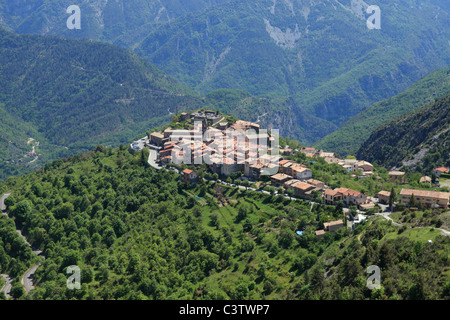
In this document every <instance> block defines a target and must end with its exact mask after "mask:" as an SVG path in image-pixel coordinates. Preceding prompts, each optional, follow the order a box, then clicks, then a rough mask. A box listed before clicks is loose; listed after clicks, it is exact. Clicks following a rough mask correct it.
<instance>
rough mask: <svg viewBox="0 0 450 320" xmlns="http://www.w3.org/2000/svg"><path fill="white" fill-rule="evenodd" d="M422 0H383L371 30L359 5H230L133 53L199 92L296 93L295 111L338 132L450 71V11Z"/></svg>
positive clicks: (184, 22)
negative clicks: (439, 71)
mask: <svg viewBox="0 0 450 320" xmlns="http://www.w3.org/2000/svg"><path fill="white" fill-rule="evenodd" d="M421 3H422V4H419V2H411V3H408V4H406V3H404V2H400V3H391V2H383V3H380V6H381V8H382V12H383V15H382V17H383V20H382V21H383V24H382V29H381V30H369V29H368V28H367V27H366V21H365V20H366V18H367V17H368V16H369V15H367V14H366V13H365V8H366V7H367V4H366V3H364V2H362V1H356V0H355V1H347V2H343V3H339V2H338V1H232V2H227V3H225V4H223V5H221V6H215V7H213V8H211V9H209V10H207V11H205V12H202V13H199V14H193V15H190V16H187V17H181V18H180V19H178V20H176V21H175V22H174V23H172V24H171V25H170V26H168V25H165V26H163V27H161V28H159V29H158V30H157V31H156V32H154V33H152V34H151V35H150V36H149V37H148V38H147V39H146V40H145V41H143V42H142V43H141V44H140V46H139V47H138V48H137V49H136V52H138V53H139V54H140V55H142V56H144V57H147V58H148V59H149V60H150V61H152V62H153V63H155V64H156V65H158V66H160V67H161V68H162V69H163V70H165V71H167V72H168V73H169V74H171V75H174V76H175V77H177V78H178V79H181V80H183V81H184V82H187V83H189V84H190V85H191V86H194V87H195V88H198V89H200V90H201V91H205V92H208V91H210V90H212V89H217V88H240V89H244V90H246V91H248V92H250V93H252V94H255V95H264V96H268V97H273V98H277V97H285V96H290V97H292V98H293V99H292V100H293V102H292V103H290V108H291V109H292V110H293V113H294V114H301V113H302V112H303V113H305V114H306V115H308V116H314V117H318V118H321V119H324V120H326V121H327V122H328V123H330V127H333V125H334V126H339V125H341V124H342V123H343V122H344V121H346V120H347V119H349V118H350V117H351V116H353V115H355V114H357V113H358V112H359V111H361V110H362V109H363V108H364V107H367V106H369V105H371V104H373V103H374V102H376V101H380V100H382V99H385V98H387V97H390V96H393V95H395V94H397V93H399V92H401V91H402V90H404V89H406V88H407V87H408V86H409V85H411V84H412V83H413V82H414V81H416V80H418V79H420V78H421V77H422V76H424V75H425V74H426V73H428V72H430V71H432V70H434V69H436V68H438V67H447V66H448V64H449V62H450V60H449V57H450V51H449V45H448V42H447V39H448V37H449V34H448V28H447V27H446V22H447V21H448V19H449V15H448V12H447V11H445V10H444V9H442V8H440V7H436V6H434V5H432V4H431V3H430V2H425V3H423V1H422V2H421ZM432 13H434V14H432ZM295 120H296V122H297V125H300V126H301V124H300V121H298V119H295ZM323 135H326V131H325V132H324V134H323ZM320 137H321V136H320V135H319V136H316V137H315V139H316V140H317V139H318V138H320ZM313 141H314V140H313ZM303 142H308V141H303ZM309 142H310V141H309Z"/></svg>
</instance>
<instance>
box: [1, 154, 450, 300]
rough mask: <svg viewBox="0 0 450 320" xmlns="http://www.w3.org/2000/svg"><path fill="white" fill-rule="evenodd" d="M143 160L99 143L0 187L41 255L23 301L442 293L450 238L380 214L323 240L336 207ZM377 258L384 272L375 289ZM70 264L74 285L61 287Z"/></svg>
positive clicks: (448, 290) (449, 291)
mask: <svg viewBox="0 0 450 320" xmlns="http://www.w3.org/2000/svg"><path fill="white" fill-rule="evenodd" d="M145 162H146V161H145V157H144V158H142V155H141V154H140V152H138V153H136V154H135V155H131V154H130V153H129V152H128V150H127V147H126V146H122V147H120V148H117V149H107V148H103V147H101V146H98V147H97V148H96V149H95V150H93V151H91V152H89V153H86V154H81V155H77V156H75V157H72V158H70V159H64V160H58V161H55V162H53V163H51V164H48V165H46V166H45V168H44V169H41V170H38V171H37V172H35V173H33V174H30V175H27V176H23V177H19V178H10V179H9V180H8V181H7V183H3V184H1V185H0V191H1V192H4V191H6V190H9V191H11V192H12V195H11V196H10V197H9V198H8V202H7V204H8V206H9V207H8V211H9V215H10V217H13V218H15V222H16V224H17V225H19V226H21V227H23V231H24V234H25V235H26V236H27V238H28V240H29V241H30V242H31V243H32V244H33V245H34V246H36V247H39V248H40V249H41V250H43V251H44V254H45V257H46V259H45V261H44V263H43V264H42V266H40V267H39V268H38V270H37V273H36V275H35V284H36V289H35V290H32V291H31V292H30V293H29V294H28V295H27V296H26V298H27V299H71V298H75V299H108V300H109V299H159V300H161V299H241V300H248V299H364V298H369V299H389V298H390V299H445V298H449V295H450V279H449V278H448V275H447V274H446V271H445V270H446V267H447V268H448V267H449V257H448V248H449V246H450V242H449V241H450V240H449V238H448V237H443V236H440V235H439V231H436V230H434V231H433V230H431V229H429V228H428V229H424V230H419V231H420V234H421V235H422V233H423V235H422V236H421V238H415V237H414V236H413V235H412V233H411V231H408V232H405V230H404V229H400V228H398V227H395V226H392V225H390V224H388V223H387V222H386V221H385V220H384V219H383V218H381V217H379V218H378V219H374V220H372V221H371V223H370V224H363V225H361V226H360V227H358V228H357V229H356V230H355V231H351V230H345V228H342V229H340V230H339V231H337V232H336V233H327V234H326V235H325V237H324V238H323V239H322V240H318V239H317V238H316V236H315V234H314V231H315V230H316V229H319V228H322V227H323V223H324V222H327V221H329V220H334V219H339V218H343V213H342V209H339V208H337V207H331V206H330V207H329V206H323V205H315V206H312V207H311V204H310V203H309V202H303V201H301V200H295V201H292V200H290V199H287V198H283V197H282V196H277V195H270V194H264V193H260V192H255V191H250V190H239V189H237V188H232V187H228V186H224V185H220V184H217V183H215V182H206V181H204V180H202V179H200V182H199V184H198V185H196V186H187V185H185V184H184V182H182V181H181V179H180V178H179V176H178V175H177V174H175V173H174V172H172V171H168V170H159V171H156V170H154V169H153V168H147V167H146V166H145V165H144V163H145ZM198 173H199V175H200V177H202V176H203V170H202V169H200V170H198ZM380 219H381V220H380ZM296 230H303V231H304V233H303V235H302V236H299V235H298V234H296V233H295V231H296ZM430 230H431V231H430ZM403 232H404V233H403ZM428 239H433V243H432V244H430V243H428V242H427V240H428ZM372 264H377V265H379V266H380V267H381V268H382V270H383V271H382V287H381V288H380V289H379V290H374V291H371V290H369V289H368V288H367V286H366V278H367V274H366V268H367V267H368V266H369V265H372ZM70 265H78V266H79V267H80V268H81V272H82V273H81V290H69V289H67V287H66V272H65V270H66V268H67V267H68V266H70ZM411 275H413V276H411ZM18 298H25V297H24V296H23V297H18Z"/></svg>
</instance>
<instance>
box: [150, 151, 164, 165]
mask: <svg viewBox="0 0 450 320" xmlns="http://www.w3.org/2000/svg"><path fill="white" fill-rule="evenodd" d="M157 156H158V152H157V151H156V150H153V149H150V153H149V155H148V164H149V165H151V166H152V167H153V168H155V169H156V170H160V169H162V167H161V166H159V165H158V164H157V163H156V158H157Z"/></svg>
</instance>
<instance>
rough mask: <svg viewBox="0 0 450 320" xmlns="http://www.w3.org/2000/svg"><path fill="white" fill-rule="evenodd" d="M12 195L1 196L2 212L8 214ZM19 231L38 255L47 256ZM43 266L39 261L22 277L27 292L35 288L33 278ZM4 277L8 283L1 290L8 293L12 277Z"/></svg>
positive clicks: (0, 207)
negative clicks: (7, 202) (6, 200)
mask: <svg viewBox="0 0 450 320" xmlns="http://www.w3.org/2000/svg"><path fill="white" fill-rule="evenodd" d="M10 195H11V193H6V194H4V195H3V196H2V197H1V198H0V210H1V211H2V214H4V215H6V216H7V213H6V206H5V199H6V198H8V197H9V196H10ZM16 231H17V233H18V234H19V236H20V237H21V238H22V239H23V240H24V241H25V243H26V244H28V245H29V246H30V248H31V250H32V251H33V253H34V254H35V255H37V256H41V257H42V258H43V259H44V260H45V257H44V255H43V254H42V253H43V252H42V251H40V250H39V249H36V248H34V247H33V246H32V245H31V244H30V243H29V242H28V240H27V238H25V236H24V235H23V234H22V231H21V230H16ZM40 266H41V263H38V264H36V265H34V266H32V267H31V268H30V269H29V270H28V271H27V272H25V274H24V275H23V277H22V279H21V283H22V284H23V286H24V288H25V291H26V293H28V292H29V291H30V290H31V289H33V288H34V286H33V278H34V274H35V273H36V270H37V268H39V267H40ZM2 276H3V278H4V279H5V280H6V285H5V286H4V287H3V288H2V289H1V291H3V292H5V295H6V293H9V291H10V290H11V280H12V279H11V278H10V277H9V276H8V275H2ZM7 278H8V279H9V281H8V280H7ZM8 297H9V295H7V298H8Z"/></svg>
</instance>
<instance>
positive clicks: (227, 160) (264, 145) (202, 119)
mask: <svg viewBox="0 0 450 320" xmlns="http://www.w3.org/2000/svg"><path fill="white" fill-rule="evenodd" d="M187 120H188V121H190V123H191V124H192V125H191V126H190V127H189V130H180V129H172V128H167V129H166V130H164V131H163V132H153V133H152V134H151V135H150V137H149V141H148V142H149V143H150V144H151V145H152V147H155V146H156V147H157V148H158V151H159V155H158V159H159V160H158V161H160V162H161V163H162V164H167V163H171V162H172V163H178V164H179V163H187V164H194V165H197V164H198V165H199V164H202V163H204V162H206V163H207V165H208V166H209V169H210V170H211V171H212V172H213V173H219V174H221V175H223V176H229V175H231V174H232V173H233V172H238V171H240V172H243V174H244V176H246V177H248V178H250V179H254V180H259V179H260V178H261V177H262V176H264V175H266V176H270V181H271V184H272V185H273V186H277V187H283V188H284V189H285V190H289V189H291V190H293V194H294V196H295V197H298V198H302V199H312V198H314V197H315V196H317V195H321V196H322V197H323V200H324V203H325V204H329V205H336V204H337V203H339V202H343V203H344V204H345V205H347V206H352V205H354V206H357V207H358V208H359V209H362V210H368V209H370V208H373V207H374V206H375V204H374V203H373V202H372V201H371V200H370V199H369V198H368V197H367V196H366V195H365V194H364V193H361V192H359V191H355V190H351V189H348V188H336V189H334V190H333V189H330V188H329V187H328V186H326V185H325V184H324V183H323V182H321V181H318V180H316V179H313V174H312V170H311V169H309V168H307V167H306V166H304V165H301V164H299V163H296V162H295V161H292V160H287V159H284V158H283V156H286V155H291V154H294V153H295V152H302V153H304V154H305V155H306V156H307V157H311V158H314V157H321V158H324V160H325V161H326V162H327V163H336V164H337V165H339V166H340V167H341V168H342V169H343V170H345V171H347V172H349V173H358V174H359V175H360V176H363V177H364V176H371V175H373V165H372V164H371V163H369V162H367V161H364V160H357V159H340V158H339V157H338V155H337V154H335V153H333V152H324V151H323V150H317V149H314V148H307V147H302V148H301V149H300V150H292V149H288V148H287V149H281V150H278V149H277V150H276V151H277V152H276V153H274V152H272V151H273V150H275V149H276V148H275V147H274V148H272V144H273V142H274V140H275V136H272V135H271V134H269V133H267V131H266V130H260V126H259V125H258V124H256V123H252V122H248V121H242V120H238V121H236V122H235V123H233V124H229V123H228V122H226V121H224V117H222V116H221V115H220V114H219V113H218V112H216V111H197V112H195V113H190V114H188V113H182V114H181V115H180V121H187ZM235 132H245V135H244V136H243V137H242V139H238V138H236V136H235V135H233V133H235ZM230 133H231V135H230ZM230 137H231V141H230ZM227 139H228V140H227ZM218 141H220V148H218V146H219V143H218ZM275 145H276V144H275ZM139 147H140V146H139ZM218 150H219V151H218ZM272 153H274V154H273V155H272ZM280 154H281V155H280ZM205 155H207V156H206V157H205ZM205 160H209V161H205ZM448 172H449V170H448V168H436V169H435V170H433V174H434V175H435V176H437V177H439V176H440V174H441V173H448ZM389 178H390V181H391V182H396V183H400V184H401V183H406V175H405V172H402V171H390V172H389ZM183 179H184V181H185V182H186V183H195V182H196V181H197V175H196V172H195V171H194V170H191V169H186V170H184V171H183ZM428 181H430V182H431V178H429V177H426V176H425V177H422V179H421V181H420V182H428ZM411 194H414V196H415V198H416V200H417V201H418V202H420V203H422V204H423V205H424V206H425V207H433V206H434V207H435V206H439V207H442V208H448V202H449V201H448V200H449V199H448V194H447V193H443V192H435V191H421V190H409V189H403V190H402V193H401V194H400V197H401V200H400V201H401V203H405V204H406V203H408V201H409V199H410V198H411ZM376 196H377V197H378V199H379V201H380V203H386V204H387V203H388V202H389V197H390V192H388V191H380V192H379V193H378V194H377V195H376ZM337 225H339V224H337ZM334 228H335V227H334V226H333V225H331V227H330V226H328V227H327V228H325V229H324V230H323V232H325V231H333V230H334ZM318 236H320V235H318Z"/></svg>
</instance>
